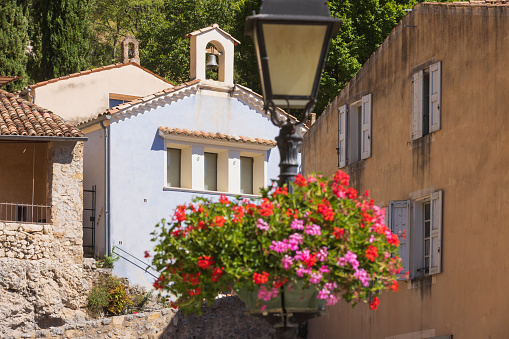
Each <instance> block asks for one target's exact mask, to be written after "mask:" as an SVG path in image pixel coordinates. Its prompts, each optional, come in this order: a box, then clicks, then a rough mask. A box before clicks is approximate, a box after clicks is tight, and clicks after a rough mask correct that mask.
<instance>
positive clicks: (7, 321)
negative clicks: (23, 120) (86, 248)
mask: <svg viewBox="0 0 509 339" xmlns="http://www.w3.org/2000/svg"><path fill="white" fill-rule="evenodd" d="M49 147H50V148H49V150H50V151H49V152H48V189H47V191H48V204H50V205H51V215H52V220H51V223H49V224H24V223H12V222H1V221H0V337H1V338H4V337H7V336H11V335H18V334H20V333H23V332H26V331H29V330H38V329H44V328H49V327H51V326H60V325H63V324H65V323H66V322H67V321H68V320H69V319H76V318H80V317H81V318H83V317H84V316H85V314H84V313H83V312H82V311H81V308H82V307H84V306H85V304H86V298H87V295H88V291H89V290H90V288H91V287H92V280H93V274H92V272H91V271H90V270H87V269H85V267H84V266H83V248H82V243H83V240H82V237H83V236H82V232H83V231H82V213H83V143H82V142H53V143H49Z"/></svg>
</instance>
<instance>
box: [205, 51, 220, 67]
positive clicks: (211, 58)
mask: <svg viewBox="0 0 509 339" xmlns="http://www.w3.org/2000/svg"><path fill="white" fill-rule="evenodd" d="M206 66H207V68H208V69H217V67H219V65H218V63H217V57H216V56H215V55H214V54H209V55H208V57H207V65H206Z"/></svg>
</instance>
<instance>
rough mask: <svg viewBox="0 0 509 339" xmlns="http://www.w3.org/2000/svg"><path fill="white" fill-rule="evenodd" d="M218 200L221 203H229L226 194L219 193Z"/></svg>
mask: <svg viewBox="0 0 509 339" xmlns="http://www.w3.org/2000/svg"><path fill="white" fill-rule="evenodd" d="M219 202H220V203H221V204H228V203H230V200H228V198H227V197H226V195H224V194H221V196H220V197H219Z"/></svg>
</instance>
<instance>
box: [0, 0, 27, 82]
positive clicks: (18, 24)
mask: <svg viewBox="0 0 509 339" xmlns="http://www.w3.org/2000/svg"><path fill="white" fill-rule="evenodd" d="M27 45H28V19H27V15H26V7H23V6H22V5H21V4H18V3H17V1H16V0H4V1H3V4H2V6H1V7H0V50H1V51H2V53H0V75H12V76H20V77H23V78H24V79H20V80H16V81H15V82H12V83H10V84H8V85H6V87H5V89H6V90H8V91H16V90H18V89H21V88H23V87H24V86H26V84H27V83H28V79H27V73H26V65H27V59H28V58H27V56H26V54H25V51H26V48H27Z"/></svg>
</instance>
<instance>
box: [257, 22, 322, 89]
mask: <svg viewBox="0 0 509 339" xmlns="http://www.w3.org/2000/svg"><path fill="white" fill-rule="evenodd" d="M326 32H327V25H289V24H267V23H265V24H263V36H264V40H265V48H266V51H267V57H268V58H269V59H268V65H269V74H270V82H271V86H272V94H273V95H291V96H310V95H311V94H312V91H313V85H314V82H315V78H316V74H317V72H318V71H321V70H317V68H318V65H319V63H320V57H321V54H322V49H323V42H324V39H325V34H326Z"/></svg>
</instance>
